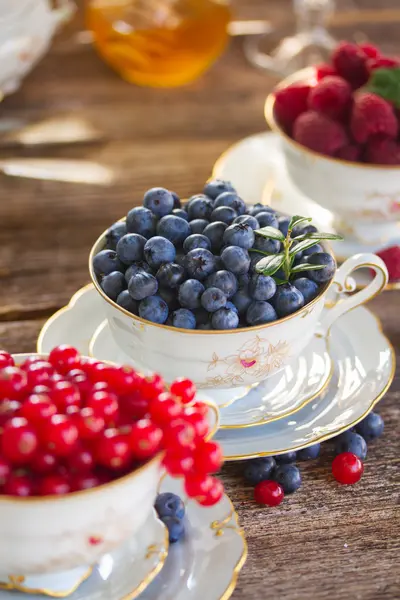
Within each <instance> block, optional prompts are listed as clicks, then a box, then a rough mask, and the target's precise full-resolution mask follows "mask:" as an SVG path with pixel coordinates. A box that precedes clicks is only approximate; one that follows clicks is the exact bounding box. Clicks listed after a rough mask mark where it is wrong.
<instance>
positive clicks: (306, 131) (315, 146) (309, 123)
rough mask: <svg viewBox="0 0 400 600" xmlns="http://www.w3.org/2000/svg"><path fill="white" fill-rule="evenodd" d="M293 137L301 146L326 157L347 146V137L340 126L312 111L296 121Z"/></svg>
mask: <svg viewBox="0 0 400 600" xmlns="http://www.w3.org/2000/svg"><path fill="white" fill-rule="evenodd" d="M293 137H294V139H295V140H296V141H297V142H299V143H300V144H303V146H306V147H307V148H310V149H311V150H315V152H320V153H321V154H326V155H328V156H333V155H334V154H335V152H337V151H338V150H339V149H340V148H342V147H343V146H345V145H346V144H347V135H346V132H345V130H344V128H343V127H342V125H340V123H336V122H335V121H332V119H330V118H329V117H326V116H325V115H321V114H320V113H317V112H315V111H313V110H309V111H307V112H305V113H303V114H302V115H300V116H299V117H298V118H297V119H296V122H295V124H294V128H293Z"/></svg>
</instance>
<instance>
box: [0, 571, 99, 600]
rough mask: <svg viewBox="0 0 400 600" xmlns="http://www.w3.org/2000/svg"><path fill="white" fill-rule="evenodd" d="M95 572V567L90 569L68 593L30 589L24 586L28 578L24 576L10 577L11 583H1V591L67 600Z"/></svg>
mask: <svg viewBox="0 0 400 600" xmlns="http://www.w3.org/2000/svg"><path fill="white" fill-rule="evenodd" d="M92 572H93V567H89V569H88V570H87V571H86V572H85V573H84V574H83V575H82V577H80V579H79V581H78V582H77V583H75V584H74V585H73V586H72V588H71V589H69V590H68V591H66V592H54V591H52V590H50V589H47V588H29V587H26V586H24V585H23V583H24V581H25V580H26V577H25V576H24V575H9V576H8V579H9V583H5V582H0V589H1V590H9V591H15V592H23V593H25V594H42V595H43V596H49V597H50V598H67V596H70V595H71V594H73V593H74V592H76V590H77V589H78V587H79V586H80V585H82V583H83V582H84V581H86V579H88V578H89V577H90V575H91V574H92Z"/></svg>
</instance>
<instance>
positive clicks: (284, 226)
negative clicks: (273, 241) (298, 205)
mask: <svg viewBox="0 0 400 600" xmlns="http://www.w3.org/2000/svg"><path fill="white" fill-rule="evenodd" d="M289 223H290V218H289V217H279V219H278V229H279V231H281V232H282V233H283V235H284V236H285V237H286V236H287V234H288V231H289Z"/></svg>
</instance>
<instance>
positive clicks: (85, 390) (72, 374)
mask: <svg viewBox="0 0 400 600" xmlns="http://www.w3.org/2000/svg"><path fill="white" fill-rule="evenodd" d="M67 377H68V380H69V381H70V382H71V383H72V384H74V385H75V386H76V388H77V389H78V391H79V394H80V397H81V398H86V397H87V395H88V394H89V392H90V390H91V389H92V383H91V381H90V379H89V377H88V376H87V375H86V373H85V372H84V371H82V370H81V369H72V371H69V372H68V373H67Z"/></svg>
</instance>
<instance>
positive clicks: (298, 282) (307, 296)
mask: <svg viewBox="0 0 400 600" xmlns="http://www.w3.org/2000/svg"><path fill="white" fill-rule="evenodd" d="M293 285H294V286H295V287H296V288H297V289H298V290H299V291H300V292H301V293H302V295H303V298H304V302H305V304H308V303H309V302H311V300H313V299H314V298H315V297H316V296H318V290H319V287H318V284H317V283H315V281H311V279H308V277H300V278H299V279H295V281H294V282H293Z"/></svg>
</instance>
